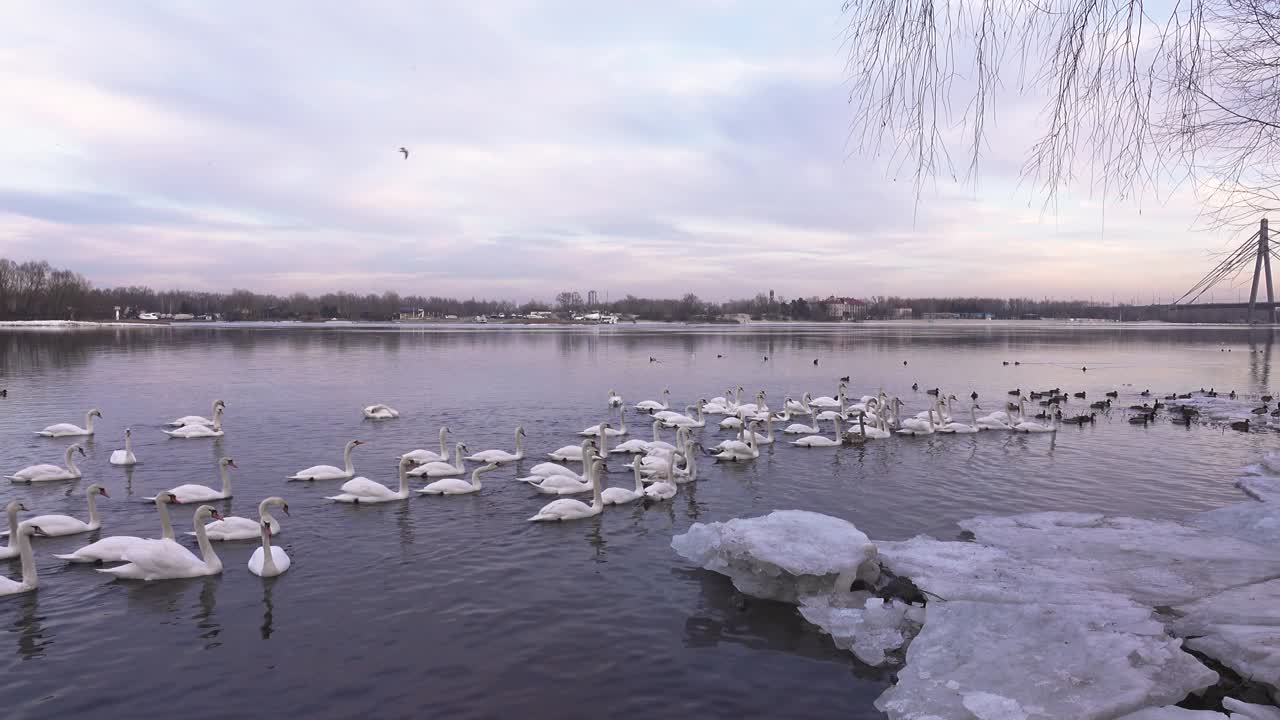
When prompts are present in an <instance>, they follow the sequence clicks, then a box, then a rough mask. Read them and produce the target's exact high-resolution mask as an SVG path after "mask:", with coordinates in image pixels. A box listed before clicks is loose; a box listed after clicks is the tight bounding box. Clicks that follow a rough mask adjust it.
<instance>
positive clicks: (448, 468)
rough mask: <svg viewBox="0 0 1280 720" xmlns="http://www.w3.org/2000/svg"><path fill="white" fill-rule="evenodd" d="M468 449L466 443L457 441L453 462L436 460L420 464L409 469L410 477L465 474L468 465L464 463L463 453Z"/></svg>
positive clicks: (454, 447) (438, 476)
mask: <svg viewBox="0 0 1280 720" xmlns="http://www.w3.org/2000/svg"><path fill="white" fill-rule="evenodd" d="M466 451H467V446H466V443H455V444H454V446H453V458H454V459H453V464H452V465H451V464H449V463H447V462H442V461H439V460H437V461H435V462H429V463H426V464H423V465H419V466H417V467H415V468H414V469H412V470H410V471H409V476H410V477H431V478H442V477H457V476H459V475H465V474H466V472H467V466H466V465H465V464H464V461H463V459H462V454H463V453H465V452H466Z"/></svg>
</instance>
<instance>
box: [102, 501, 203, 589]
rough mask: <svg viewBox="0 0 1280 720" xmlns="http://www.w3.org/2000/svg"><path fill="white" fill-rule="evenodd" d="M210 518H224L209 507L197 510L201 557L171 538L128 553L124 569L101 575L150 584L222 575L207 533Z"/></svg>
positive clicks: (108, 570) (146, 542)
mask: <svg viewBox="0 0 1280 720" xmlns="http://www.w3.org/2000/svg"><path fill="white" fill-rule="evenodd" d="M208 518H213V519H214V520H221V519H222V514H221V513H219V512H218V511H217V510H215V509H213V508H212V507H210V506H209V505H201V506H200V507H199V508H196V514H195V517H194V518H193V520H192V522H193V523H194V525H195V528H196V542H197V543H198V544H199V546H200V556H199V557H197V556H196V554H195V553H193V552H191V551H190V550H188V549H187V548H185V547H183V546H182V545H179V544H178V543H177V542H176V541H174V540H170V539H168V538H164V539H161V540H144V541H142V542H140V543H135V544H133V545H131V546H130V547H129V548H128V549H127V550H126V551H125V553H124V560H125V564H124V565H119V566H117V567H112V568H98V572H100V573H108V574H111V575H114V576H116V577H117V578H119V579H122V580H144V581H147V582H151V581H155V580H177V579H181V578H192V577H204V576H208V575H218V574H221V573H222V560H221V559H220V558H219V557H218V554H217V553H216V552H214V550H213V546H212V545H210V544H209V537H208V536H207V535H206V534H205V531H204V521H205V520H206V519H208Z"/></svg>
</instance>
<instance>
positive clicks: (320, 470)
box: [288, 440, 413, 480]
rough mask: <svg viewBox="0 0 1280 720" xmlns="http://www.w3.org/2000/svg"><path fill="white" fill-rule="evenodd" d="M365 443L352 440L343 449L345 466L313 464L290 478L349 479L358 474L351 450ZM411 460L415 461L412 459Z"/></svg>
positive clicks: (403, 456)
mask: <svg viewBox="0 0 1280 720" xmlns="http://www.w3.org/2000/svg"><path fill="white" fill-rule="evenodd" d="M363 444H364V441H363V440H352V441H350V442H348V443H347V446H346V447H344V448H343V449H342V463H343V465H345V466H346V467H345V468H336V467H334V466H332V465H312V466H311V467H309V468H307V469H306V470H299V471H298V472H296V473H294V474H292V475H290V476H289V478H288V479H289V480H349V479H351V478H353V477H355V476H356V466H355V465H354V464H352V462H351V451H352V450H355V449H356V448H357V447H359V446H361V445H363ZM410 455H412V453H406V454H405V455H402V456H401V458H407V457H409V456H410ZM410 462H413V461H412V460H410Z"/></svg>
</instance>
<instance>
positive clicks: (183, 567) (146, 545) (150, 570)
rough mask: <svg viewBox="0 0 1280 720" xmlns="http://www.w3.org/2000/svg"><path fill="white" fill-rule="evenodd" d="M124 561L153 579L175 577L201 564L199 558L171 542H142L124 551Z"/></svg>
mask: <svg viewBox="0 0 1280 720" xmlns="http://www.w3.org/2000/svg"><path fill="white" fill-rule="evenodd" d="M124 560H125V562H130V563H133V564H134V565H137V566H138V567H139V568H142V569H143V570H145V571H146V573H147V574H148V575H150V576H153V577H176V576H179V575H181V574H183V573H186V572H190V571H191V570H192V569H193V568H194V567H196V566H198V565H202V564H203V563H202V562H201V561H200V558H198V557H196V556H195V555H194V554H192V552H191V551H190V550H188V549H186V548H185V547H183V546H181V545H179V544H178V543H176V542H174V541H173V540H144V541H143V542H140V543H137V544H136V545H133V546H131V547H129V548H128V549H127V550H125V552H124Z"/></svg>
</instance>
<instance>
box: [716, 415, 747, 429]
mask: <svg viewBox="0 0 1280 720" xmlns="http://www.w3.org/2000/svg"><path fill="white" fill-rule="evenodd" d="M741 427H742V416H741V415H734V416H733V417H727V418H725V419H723V420H721V421H720V429H721V430H738V429H740V428H741Z"/></svg>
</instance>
